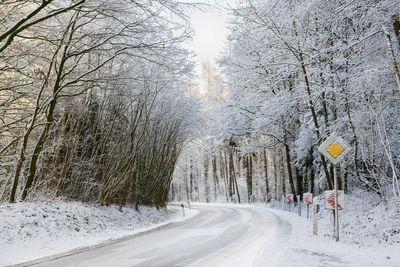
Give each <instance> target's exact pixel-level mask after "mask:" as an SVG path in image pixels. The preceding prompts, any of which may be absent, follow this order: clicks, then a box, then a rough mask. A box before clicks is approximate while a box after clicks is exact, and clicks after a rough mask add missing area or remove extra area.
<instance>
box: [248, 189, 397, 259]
mask: <svg viewBox="0 0 400 267" xmlns="http://www.w3.org/2000/svg"><path fill="white" fill-rule="evenodd" d="M323 201H324V197H323V196H320V197H319V203H320V204H321V211H320V213H319V214H318V216H319V219H318V228H319V229H318V236H313V228H312V223H313V221H312V206H310V218H309V219H307V218H306V214H307V212H306V206H305V205H303V206H302V217H299V216H298V215H297V212H298V209H297V207H296V208H294V207H292V208H291V212H289V211H288V210H287V209H288V206H287V203H285V204H284V205H283V207H284V208H283V209H284V210H282V203H279V204H275V208H266V205H265V203H258V204H255V206H258V207H259V208H261V209H266V210H268V211H269V212H272V213H273V214H275V215H277V216H279V217H280V218H281V219H283V220H285V221H288V222H289V223H290V225H291V227H292V229H291V233H290V235H289V237H288V239H287V240H286V241H284V242H285V245H284V247H285V248H286V252H285V261H287V262H299V266H388V267H389V266H390V267H392V266H400V203H399V202H397V203H394V202H393V203H388V205H387V207H385V206H384V205H383V203H381V202H380V201H379V198H378V197H377V196H375V195H373V194H370V193H367V192H363V191H358V192H353V193H352V194H351V195H349V196H346V198H345V209H344V210H343V211H340V212H339V218H340V242H339V243H337V242H335V241H334V239H333V226H332V223H333V216H332V211H331V210H327V209H325V208H324V202H323ZM285 209H286V210H285ZM300 263H301V264H300ZM303 263H304V264H303ZM288 265H289V264H288ZM280 266H286V265H285V264H284V262H282V263H281V265H280Z"/></svg>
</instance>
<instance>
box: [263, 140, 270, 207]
mask: <svg viewBox="0 0 400 267" xmlns="http://www.w3.org/2000/svg"><path fill="white" fill-rule="evenodd" d="M263 156H264V174H265V199H267V200H268V201H269V198H268V194H269V191H270V189H269V186H268V160H267V158H268V157H267V149H266V148H265V147H264V153H263Z"/></svg>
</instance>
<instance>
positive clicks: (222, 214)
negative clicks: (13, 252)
mask: <svg viewBox="0 0 400 267" xmlns="http://www.w3.org/2000/svg"><path fill="white" fill-rule="evenodd" d="M193 208H196V209H198V210H199V213H198V215H196V216H195V217H193V218H191V219H188V220H186V221H183V222H179V223H172V224H169V225H166V226H164V227H161V228H158V229H155V230H152V231H149V232H145V233H142V234H139V235H137V236H134V237H132V238H131V239H128V240H124V241H121V242H118V243H114V244H111V245H107V246H103V247H98V248H94V249H92V250H89V251H84V252H80V253H77V254H74V255H70V256H66V257H62V258H58V259H56V260H53V261H48V262H45V263H41V264H37V265H35V266H85V267H86V266H96V267H98V266H144V267H150V266H202V267H204V266H230V267H235V266H271V265H272V266H276V263H277V262H276V261H275V262H274V259H276V260H277V259H278V258H281V257H282V255H281V254H282V251H280V250H278V249H277V244H281V243H282V241H283V240H282V239H283V238H284V236H285V233H286V232H287V231H288V229H287V227H290V226H288V225H286V224H285V222H282V221H281V220H280V219H279V218H278V217H276V216H275V215H273V214H271V213H268V212H267V211H265V210H261V209H256V208H251V207H237V206H231V207H229V206H194V207H193Z"/></svg>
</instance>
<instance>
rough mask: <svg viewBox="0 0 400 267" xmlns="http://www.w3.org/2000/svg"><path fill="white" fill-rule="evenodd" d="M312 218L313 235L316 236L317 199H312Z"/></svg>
mask: <svg viewBox="0 0 400 267" xmlns="http://www.w3.org/2000/svg"><path fill="white" fill-rule="evenodd" d="M313 206H314V209H313V211H314V212H313V215H314V216H313V218H314V223H313V234H314V235H318V212H319V204H318V197H314V199H313Z"/></svg>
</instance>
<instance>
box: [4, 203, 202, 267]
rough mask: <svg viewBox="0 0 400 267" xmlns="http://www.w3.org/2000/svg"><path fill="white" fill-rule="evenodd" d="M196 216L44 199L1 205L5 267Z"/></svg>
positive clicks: (190, 211) (178, 211)
mask: <svg viewBox="0 0 400 267" xmlns="http://www.w3.org/2000/svg"><path fill="white" fill-rule="evenodd" d="M194 214H196V211H194V210H188V211H186V217H184V218H183V217H182V213H181V211H180V209H177V208H174V207H169V208H168V210H166V209H160V210H157V209H156V208H149V207H140V210H139V212H137V211H136V210H135V209H134V207H133V206H126V207H124V208H123V210H122V211H119V210H118V207H117V206H114V205H111V206H108V207H101V206H98V205H94V204H83V203H80V202H65V201H62V200H52V201H50V200H41V201H37V202H33V203H32V202H23V203H22V202H21V203H16V204H12V205H11V204H1V205H0V248H1V250H0V266H4V265H9V264H16V263H21V262H25V261H30V260H34V259H38V258H41V257H45V256H49V255H54V254H57V253H64V252H67V251H70V250H74V249H77V248H83V247H88V246H93V245H96V244H100V243H102V242H104V241H111V240H117V239H119V238H123V237H126V236H129V235H133V234H136V233H139V232H142V231H145V230H149V229H152V228H155V227H158V226H161V225H164V224H167V223H170V222H173V221H179V220H183V219H185V218H189V217H190V216H193V215H194Z"/></svg>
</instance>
